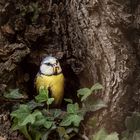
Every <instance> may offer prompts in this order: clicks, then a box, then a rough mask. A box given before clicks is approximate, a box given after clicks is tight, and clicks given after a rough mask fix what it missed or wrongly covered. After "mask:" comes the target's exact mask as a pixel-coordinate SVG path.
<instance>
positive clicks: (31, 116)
mask: <svg viewBox="0 0 140 140" xmlns="http://www.w3.org/2000/svg"><path fill="white" fill-rule="evenodd" d="M41 115H42V113H41V112H40V111H38V110H35V111H34V112H33V113H32V114H29V115H28V116H27V117H26V118H25V119H24V121H23V122H22V123H21V126H24V125H27V124H28V123H31V124H34V122H35V120H36V117H37V116H41Z"/></svg>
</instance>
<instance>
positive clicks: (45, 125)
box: [43, 121, 53, 129]
mask: <svg viewBox="0 0 140 140" xmlns="http://www.w3.org/2000/svg"><path fill="white" fill-rule="evenodd" d="M52 125H53V121H45V122H44V124H43V126H44V127H45V128H47V129H49V128H51V126H52Z"/></svg>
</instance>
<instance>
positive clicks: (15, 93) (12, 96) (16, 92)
mask: <svg viewBox="0 0 140 140" xmlns="http://www.w3.org/2000/svg"><path fill="white" fill-rule="evenodd" d="M4 97H6V98H10V99H21V98H25V97H24V96H23V94H21V93H20V92H19V89H11V90H10V93H5V94H4Z"/></svg>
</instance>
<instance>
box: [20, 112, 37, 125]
mask: <svg viewBox="0 0 140 140" xmlns="http://www.w3.org/2000/svg"><path fill="white" fill-rule="evenodd" d="M34 122H35V117H34V116H33V115H32V114H29V115H28V116H27V117H26V118H25V119H24V121H23V122H22V123H21V126H25V125H27V124H28V123H31V124H33V123H34Z"/></svg>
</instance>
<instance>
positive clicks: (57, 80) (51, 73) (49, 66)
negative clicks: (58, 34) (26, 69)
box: [35, 56, 64, 107]
mask: <svg viewBox="0 0 140 140" xmlns="http://www.w3.org/2000/svg"><path fill="white" fill-rule="evenodd" d="M35 86H36V90H37V92H39V89H40V87H41V86H43V87H44V88H46V89H48V91H49V95H51V97H52V98H54V101H53V106H55V107H59V106H61V102H62V100H63V96H64V75H63V73H62V68H61V66H60V63H59V61H58V59H56V58H55V57H52V56H47V57H45V58H44V59H43V60H42V62H41V64H40V69H39V72H38V73H37V76H36V80H35Z"/></svg>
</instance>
